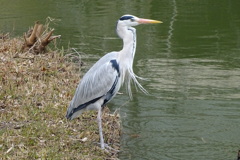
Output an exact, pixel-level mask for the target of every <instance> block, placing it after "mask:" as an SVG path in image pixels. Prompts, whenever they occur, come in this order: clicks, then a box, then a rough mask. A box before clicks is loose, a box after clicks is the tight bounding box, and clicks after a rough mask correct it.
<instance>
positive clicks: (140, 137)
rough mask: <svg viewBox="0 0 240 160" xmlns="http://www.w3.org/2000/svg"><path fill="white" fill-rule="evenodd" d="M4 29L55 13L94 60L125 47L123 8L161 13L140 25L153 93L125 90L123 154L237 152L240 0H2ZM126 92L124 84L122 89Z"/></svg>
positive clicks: (141, 56) (142, 68) (68, 36)
mask: <svg viewBox="0 0 240 160" xmlns="http://www.w3.org/2000/svg"><path fill="white" fill-rule="evenodd" d="M1 5H2V6H4V7H1V16H0V31H4V32H11V31H13V34H15V35H20V36H22V33H23V32H25V31H26V30H27V29H28V26H31V25H33V22H34V21H36V20H40V21H42V22H43V21H45V18H46V17H48V16H50V17H53V18H58V19H61V21H60V22H58V23H57V24H53V26H52V27H54V28H55V29H56V30H55V33H56V34H61V35H62V39H61V41H60V43H61V45H64V47H65V48H67V47H68V45H69V43H70V46H71V47H74V48H76V50H77V51H79V52H84V53H85V54H84V56H86V55H87V57H88V59H85V64H90V63H94V62H95V61H96V59H97V58H99V57H101V56H102V55H104V53H107V52H110V51H114V50H120V49H121V47H122V42H121V40H119V39H118V37H117V36H116V34H115V25H116V24H115V23H116V20H117V19H118V18H119V17H120V16H122V15H123V14H134V15H136V16H139V17H143V18H151V19H157V20H161V21H163V22H164V23H163V24H161V25H145V26H143V25H142V26H138V27H136V28H137V34H138V39H137V40H138V45H137V53H136V58H135V62H134V66H135V68H134V70H135V72H136V74H137V75H139V76H142V77H145V78H148V81H143V82H142V84H143V86H144V87H145V88H146V89H147V90H148V91H149V92H150V94H151V95H150V96H146V95H143V94H142V93H139V92H135V93H134V100H133V101H129V99H128V97H127V95H118V96H117V97H116V98H115V99H114V100H113V101H112V103H111V104H110V105H109V106H110V107H112V110H114V109H115V108H119V107H120V110H121V115H122V124H123V135H122V140H121V153H120V159H164V160H166V159H169V160H172V159H184V160H185V159H213V160H215V159H224V160H225V159H235V158H236V156H237V151H238V150H239V149H240V145H239V144H240V136H239V133H240V123H239V121H240V116H239V115H240V83H239V82H240V63H239V62H240V29H239V26H240V10H239V6H240V1H239V0H229V1H208V0H194V1H193V0H187V1H177V0H171V1H169V0H159V1H153V0H152V1H126V0H124V1H121V3H116V2H115V1H104V0H95V1H88V0H79V1H75V0H68V1H61V2H60V1H46V0H42V1H31V0H25V1H21V2H20V1H16V2H14V3H9V1H2V2H1ZM123 91H124V90H123Z"/></svg>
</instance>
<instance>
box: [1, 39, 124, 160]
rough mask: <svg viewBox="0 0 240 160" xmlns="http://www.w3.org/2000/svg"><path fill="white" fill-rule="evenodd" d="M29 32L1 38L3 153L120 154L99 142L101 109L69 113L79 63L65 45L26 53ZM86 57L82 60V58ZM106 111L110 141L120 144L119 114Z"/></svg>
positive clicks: (38, 155) (50, 155)
mask: <svg viewBox="0 0 240 160" xmlns="http://www.w3.org/2000/svg"><path fill="white" fill-rule="evenodd" d="M22 42H23V38H12V39H8V38H7V39H0V159H108V158H112V159H116V158H117V153H108V152H105V151H103V150H101V149H100V148H99V146H98V145H97V144H96V143H94V142H99V135H98V127H97V123H96V112H86V113H85V114H83V115H82V116H81V117H80V118H79V119H76V120H73V121H67V120H66V119H65V114H66V109H67V106H68V104H69V102H70V100H71V98H72V96H73V94H74V92H75V88H76V86H77V84H78V82H79V67H78V66H77V65H76V64H74V63H73V62H72V61H71V56H69V55H68V56H64V51H62V50H57V51H49V52H47V53H46V54H40V55H32V54H30V53H27V52H26V53H20V50H21V46H22ZM79 63H80V62H78V64H79ZM109 113H110V112H109V110H108V109H107V108H106V109H105V111H104V114H103V131H104V136H105V141H106V142H107V143H109V144H110V146H112V147H113V148H115V149H119V138H120V124H119V116H118V115H117V114H113V115H110V114H109Z"/></svg>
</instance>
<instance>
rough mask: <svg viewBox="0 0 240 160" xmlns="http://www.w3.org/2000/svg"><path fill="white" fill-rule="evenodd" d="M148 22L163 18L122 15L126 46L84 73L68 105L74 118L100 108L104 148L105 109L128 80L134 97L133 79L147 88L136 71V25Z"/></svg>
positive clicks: (120, 30) (118, 29) (120, 26)
mask: <svg viewBox="0 0 240 160" xmlns="http://www.w3.org/2000/svg"><path fill="white" fill-rule="evenodd" d="M144 23H160V21H155V20H149V19H141V18H138V17H135V16H133V15H124V16H122V17H120V19H119V20H118V23H117V27H116V32H117V34H118V36H119V37H120V38H121V39H123V48H122V50H120V51H119V52H110V53H108V54H106V55H104V56H103V57H102V58H100V59H99V60H98V61H97V62H96V63H95V64H94V65H93V66H92V67H91V68H90V69H89V71H88V72H87V73H86V74H85V75H84V76H83V78H82V79H81V81H80V83H79V85H78V87H77V89H76V92H75V95H74V97H73V99H72V101H71V103H70V105H69V107H68V110H67V115H66V117H67V118H68V119H73V118H76V117H77V116H79V115H80V114H81V113H82V112H83V111H84V110H90V109H96V110H98V116H97V120H98V126H99V135H100V143H101V148H104V146H105V145H104V140H103V135H102V124H101V123H102V122H101V108H102V106H104V105H105V104H106V103H107V102H109V101H110V100H111V99H112V98H113V97H114V96H115V95H116V94H117V92H118V91H119V89H120V87H121V85H122V84H123V83H124V82H125V84H126V88H127V92H128V94H129V96H130V98H131V97H132V93H131V86H130V83H131V81H133V82H134V83H135V85H136V86H138V87H139V88H140V90H142V91H143V92H144V93H147V91H146V90H145V89H144V88H143V87H142V86H141V84H140V83H139V82H138V81H137V78H140V77H138V76H136V75H135V74H134V72H133V68H132V66H133V60H134V56H135V51H136V45H137V42H136V29H135V28H133V27H132V26H136V25H139V24H144Z"/></svg>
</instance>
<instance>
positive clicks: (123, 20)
mask: <svg viewBox="0 0 240 160" xmlns="http://www.w3.org/2000/svg"><path fill="white" fill-rule="evenodd" d="M150 23H162V22H161V21H157V20H152V19H144V18H138V17H136V16H133V15H128V14H127V15H123V16H122V17H120V19H119V20H118V25H122V26H127V27H132V26H137V25H139V24H150Z"/></svg>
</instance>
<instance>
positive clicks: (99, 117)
mask: <svg viewBox="0 0 240 160" xmlns="http://www.w3.org/2000/svg"><path fill="white" fill-rule="evenodd" d="M101 115H102V111H101V107H100V109H99V110H98V116H97V121H98V128H99V137H100V145H101V148H102V149H105V147H104V140H103V133H102V118H101Z"/></svg>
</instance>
